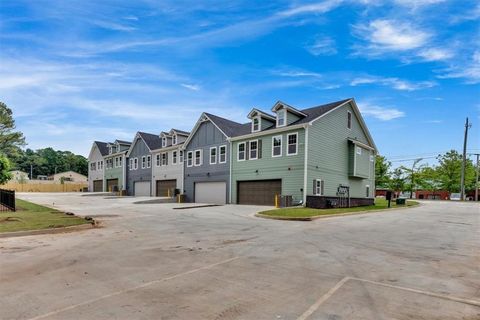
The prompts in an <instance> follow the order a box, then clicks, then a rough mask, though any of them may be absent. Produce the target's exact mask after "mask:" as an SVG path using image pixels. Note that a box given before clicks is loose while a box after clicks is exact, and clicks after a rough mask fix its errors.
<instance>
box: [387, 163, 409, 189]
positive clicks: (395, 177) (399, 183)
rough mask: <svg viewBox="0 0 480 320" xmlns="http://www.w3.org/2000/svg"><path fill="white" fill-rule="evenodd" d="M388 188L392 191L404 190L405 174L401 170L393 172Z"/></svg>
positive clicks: (397, 169)
mask: <svg viewBox="0 0 480 320" xmlns="http://www.w3.org/2000/svg"><path fill="white" fill-rule="evenodd" d="M389 187H390V189H392V190H394V191H403V190H404V189H405V173H404V172H403V170H402V169H401V168H396V169H395V170H393V172H392V176H391V179H390V183H389Z"/></svg>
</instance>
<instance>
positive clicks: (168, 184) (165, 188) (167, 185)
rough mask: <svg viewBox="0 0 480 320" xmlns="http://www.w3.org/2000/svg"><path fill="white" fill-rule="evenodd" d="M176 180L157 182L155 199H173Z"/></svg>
mask: <svg viewBox="0 0 480 320" xmlns="http://www.w3.org/2000/svg"><path fill="white" fill-rule="evenodd" d="M176 187H177V180H157V197H168V196H170V197H173V196H174V193H175V188H176Z"/></svg>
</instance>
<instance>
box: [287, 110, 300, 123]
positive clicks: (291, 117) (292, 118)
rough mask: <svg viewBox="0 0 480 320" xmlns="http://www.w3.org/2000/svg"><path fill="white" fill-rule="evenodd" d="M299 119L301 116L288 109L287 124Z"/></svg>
mask: <svg viewBox="0 0 480 320" xmlns="http://www.w3.org/2000/svg"><path fill="white" fill-rule="evenodd" d="M298 119H300V117H299V116H297V115H296V114H293V113H291V112H289V111H288V110H287V125H291V124H292V123H294V122H296V121H298Z"/></svg>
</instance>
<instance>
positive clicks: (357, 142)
mask: <svg viewBox="0 0 480 320" xmlns="http://www.w3.org/2000/svg"><path fill="white" fill-rule="evenodd" d="M348 141H350V142H351V143H353V144H355V145H359V146H360V147H362V148H364V149H368V150H371V151H374V152H375V149H374V148H372V147H370V146H369V145H367V144H365V143H362V142H360V141H358V140H354V139H348Z"/></svg>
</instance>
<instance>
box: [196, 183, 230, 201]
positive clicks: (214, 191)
mask: <svg viewBox="0 0 480 320" xmlns="http://www.w3.org/2000/svg"><path fill="white" fill-rule="evenodd" d="M226 201H227V184H226V183H225V182H197V183H195V202H197V203H208V204H225V203H226Z"/></svg>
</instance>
